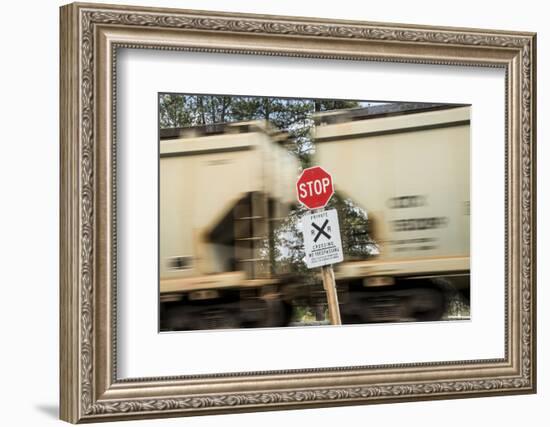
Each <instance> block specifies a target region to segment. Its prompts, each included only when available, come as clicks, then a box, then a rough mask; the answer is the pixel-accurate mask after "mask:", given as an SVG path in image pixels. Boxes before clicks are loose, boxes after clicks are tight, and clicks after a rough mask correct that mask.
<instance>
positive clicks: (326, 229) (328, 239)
mask: <svg viewBox="0 0 550 427" xmlns="http://www.w3.org/2000/svg"><path fill="white" fill-rule="evenodd" d="M302 229H303V234H304V247H305V253H306V256H305V263H306V265H307V268H315V267H322V266H323V265H329V264H335V263H337V262H342V261H343V260H344V255H343V253H342V241H341V240H340V226H339V225H338V213H337V212H336V209H330V210H327V211H320V212H315V213H311V214H307V215H304V216H303V217H302Z"/></svg>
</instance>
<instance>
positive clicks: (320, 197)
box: [296, 166, 334, 209]
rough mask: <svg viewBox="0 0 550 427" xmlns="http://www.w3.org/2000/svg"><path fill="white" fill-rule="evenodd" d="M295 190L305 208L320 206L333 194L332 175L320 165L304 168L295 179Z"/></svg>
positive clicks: (324, 204)
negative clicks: (296, 179)
mask: <svg viewBox="0 0 550 427" xmlns="http://www.w3.org/2000/svg"><path fill="white" fill-rule="evenodd" d="M296 192H297V196H298V201H300V202H301V203H302V204H303V205H304V206H305V207H306V208H308V209H318V208H322V207H324V206H326V204H327V203H328V201H329V200H330V198H331V197H332V195H333V194H334V186H333V184H332V176H331V175H330V174H329V173H328V172H327V171H326V170H324V169H323V168H322V167H320V166H314V167H312V168H307V169H304V170H303V172H302V174H301V175H300V177H299V178H298V181H296Z"/></svg>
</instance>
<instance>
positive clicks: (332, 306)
mask: <svg viewBox="0 0 550 427" xmlns="http://www.w3.org/2000/svg"><path fill="white" fill-rule="evenodd" d="M321 273H322V275H323V287H324V288H325V292H326V293H327V301H328V315H329V318H330V324H331V325H341V324H342V319H341V318H340V306H339V305H338V293H337V292H336V281H335V280H334V271H333V270H332V265H325V266H323V267H321Z"/></svg>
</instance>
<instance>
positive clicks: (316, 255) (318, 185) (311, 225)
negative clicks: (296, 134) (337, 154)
mask: <svg viewBox="0 0 550 427" xmlns="http://www.w3.org/2000/svg"><path fill="white" fill-rule="evenodd" d="M296 192H297V197H298V200H299V201H300V202H301V203H302V204H303V205H304V206H306V207H307V208H308V209H317V210H316V211H313V212H312V213H309V214H307V215H304V216H303V217H302V232H303V235H304V248H305V254H306V255H305V259H304V261H305V263H306V265H307V268H317V267H321V273H322V276H323V287H324V288H325V291H326V293H327V301H328V311H329V317H330V323H331V324H332V325H341V324H342V320H341V318H340V307H339V305H338V294H337V292H336V282H335V280H334V271H333V270H332V264H334V263H337V262H342V261H343V260H344V255H343V252H342V241H341V239H340V226H339V224H338V212H337V211H336V209H330V210H321V209H322V208H323V207H324V206H326V204H327V203H328V201H329V200H330V198H331V197H332V195H333V194H334V186H333V183H332V176H331V175H330V174H329V173H328V172H327V171H325V170H324V169H323V168H321V167H319V166H315V167H312V168H308V169H304V171H303V172H302V174H301V175H300V177H299V178H298V181H297V182H296Z"/></svg>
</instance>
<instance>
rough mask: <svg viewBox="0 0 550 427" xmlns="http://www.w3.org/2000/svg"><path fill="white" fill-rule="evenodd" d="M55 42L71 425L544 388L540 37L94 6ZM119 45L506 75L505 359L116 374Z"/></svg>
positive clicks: (63, 349) (74, 11) (69, 22)
mask: <svg viewBox="0 0 550 427" xmlns="http://www.w3.org/2000/svg"><path fill="white" fill-rule="evenodd" d="M60 14H61V37H60V44H61V45H60V52H61V63H60V71H61V72H60V79H61V80H60V109H61V112H60V138H61V175H60V180H61V202H60V203H61V205H60V210H61V218H60V230H61V235H60V328H61V330H60V383H61V396H60V399H61V410H60V416H61V419H63V420H66V421H69V422H72V423H78V422H93V421H112V420H121V419H136V418H156V417H169V416H182V415H200V414H214V413H228V412H245V411H259V410H281V409H289V408H306V407H322V406H334V405H357V404H369V403H383V402H402V401H411V400H429V399H446V398H462V397H478V396H487V395H501V394H520V393H534V392H535V391H536V334H535V332H536V331H535V327H536V318H535V314H536V313H535V280H536V254H535V248H536V241H535V238H536V218H535V214H536V185H535V184H536V183H535V179H536V170H535V148H536V147H535V142H536V141H535V132H536V129H535V122H536V117H535V105H536V102H535V92H536V88H535V81H536V77H535V69H536V64H535V58H536V55H535V52H536V35H535V34H533V33H523V32H521V33H520V32H507V31H493V30H478V29H462V28H460V29H459V28H443V27H441V28H440V27H425V26H411V25H401V24H382V23H369V22H354V21H331V20H323V19H313V18H297V17H283V16H265V15H247V14H231V13H217V12H204V11H191V10H176V9H158V8H144V7H129V6H113V5H100V4H79V3H76V4H70V5H67V6H63V7H62V8H61V10H60ZM118 48H134V49H165V50H179V51H201V52H216V53H227V54H234V53H239V54H250V55H280V56H295V57H304V58H305V57H308V58H318V59H319V60H321V61H322V60H323V59H344V60H355V61H366V60H368V61H391V62H403V63H422V64H444V65H449V66H457V65H468V66H475V67H499V68H503V69H504V70H505V72H506V87H505V89H504V90H503V96H504V97H505V100H506V121H505V126H506V129H505V135H506V145H505V147H506V148H505V150H506V152H505V158H506V165H505V171H506V173H505V176H504V177H503V179H504V180H505V188H506V203H505V206H506V208H505V209H506V211H505V230H503V231H504V233H505V254H503V255H504V256H505V260H506V263H505V264H506V271H505V283H503V286H504V287H505V296H506V298H505V300H506V306H505V313H506V316H505V325H504V326H505V343H504V346H505V348H504V354H505V357H504V358H502V359H493V360H471V361H457V362H433V363H422V364H403V365H382V366H354V367H335V368H326V369H306V370H304V369H302V370H289V371H268V372H243V373H239V374H222V373H220V374H214V375H196V376H187V377H171V378H137V379H132V380H120V379H117V373H116V372H117V369H116V256H115V255H116V182H115V175H116V155H115V154H116V149H115V148H116V141H115V135H116V114H115V113H116V109H115V106H116V67H115V66H116V57H117V49H118Z"/></svg>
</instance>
